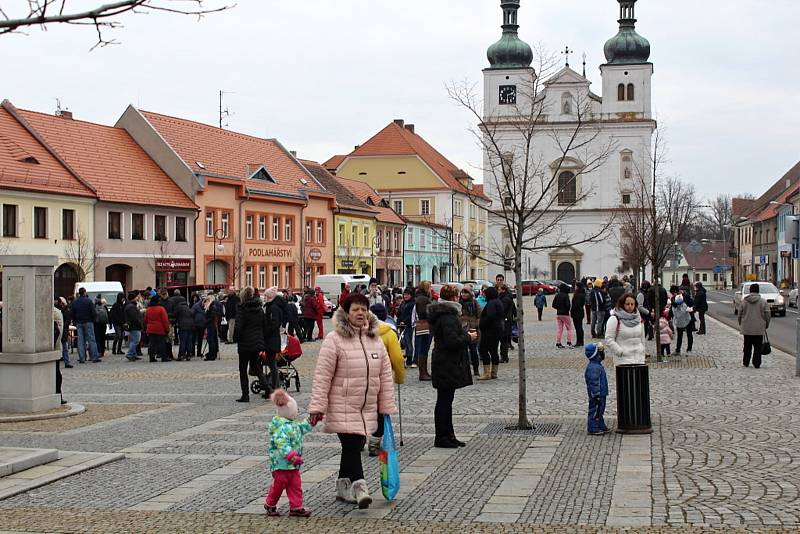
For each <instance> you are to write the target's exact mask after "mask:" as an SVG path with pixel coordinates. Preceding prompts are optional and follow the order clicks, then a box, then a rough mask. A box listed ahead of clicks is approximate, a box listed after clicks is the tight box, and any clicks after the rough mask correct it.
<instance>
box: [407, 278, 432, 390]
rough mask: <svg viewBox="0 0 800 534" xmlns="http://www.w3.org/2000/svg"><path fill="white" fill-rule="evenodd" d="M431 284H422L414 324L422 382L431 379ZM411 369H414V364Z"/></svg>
mask: <svg viewBox="0 0 800 534" xmlns="http://www.w3.org/2000/svg"><path fill="white" fill-rule="evenodd" d="M431 300H432V299H431V284H430V282H428V281H427V280H423V281H422V282H420V286H419V287H418V288H417V292H416V295H415V301H416V304H415V306H414V308H415V309H416V314H417V320H416V322H415V323H414V359H416V361H417V363H416V365H417V366H419V379H420V381H423V382H424V381H429V380H430V379H431V375H430V373H428V350H429V349H430V348H431V328H430V323H428V306H429V305H430V303H431ZM411 367H414V365H413V364H412V365H411Z"/></svg>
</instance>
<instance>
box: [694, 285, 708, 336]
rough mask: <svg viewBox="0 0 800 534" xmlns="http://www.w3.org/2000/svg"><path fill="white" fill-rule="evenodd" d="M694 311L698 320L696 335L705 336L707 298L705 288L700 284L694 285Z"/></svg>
mask: <svg viewBox="0 0 800 534" xmlns="http://www.w3.org/2000/svg"><path fill="white" fill-rule="evenodd" d="M694 311H695V312H697V317H698V319H699V320H700V328H698V330H697V335H698V336H702V335H705V333H706V312H707V311H708V298H707V297H706V288H704V287H703V283H702V282H695V283H694Z"/></svg>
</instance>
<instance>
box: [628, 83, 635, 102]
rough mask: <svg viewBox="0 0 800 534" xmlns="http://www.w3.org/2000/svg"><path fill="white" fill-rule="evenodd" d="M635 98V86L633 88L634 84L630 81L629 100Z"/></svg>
mask: <svg viewBox="0 0 800 534" xmlns="http://www.w3.org/2000/svg"><path fill="white" fill-rule="evenodd" d="M633 99H634V88H633V84H632V83H629V84H628V100H633Z"/></svg>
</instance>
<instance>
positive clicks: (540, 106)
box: [483, 0, 656, 283]
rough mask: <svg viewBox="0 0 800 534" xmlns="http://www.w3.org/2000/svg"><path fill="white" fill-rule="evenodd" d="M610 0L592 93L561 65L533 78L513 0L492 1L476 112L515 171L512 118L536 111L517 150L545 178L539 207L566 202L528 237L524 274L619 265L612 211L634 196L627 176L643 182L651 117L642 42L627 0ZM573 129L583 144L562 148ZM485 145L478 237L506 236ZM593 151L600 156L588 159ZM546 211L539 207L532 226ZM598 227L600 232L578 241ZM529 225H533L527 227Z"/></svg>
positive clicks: (495, 239) (622, 265)
mask: <svg viewBox="0 0 800 534" xmlns="http://www.w3.org/2000/svg"><path fill="white" fill-rule="evenodd" d="M618 2H619V4H620V19H619V21H618V22H619V25H620V29H619V33H618V34H617V35H616V36H615V37H613V38H612V39H610V40H609V41H608V42H607V43H606V44H605V49H604V52H605V56H606V60H607V62H606V63H605V64H603V65H601V66H600V72H601V76H602V94H601V95H597V94H595V93H593V92H592V91H591V89H590V85H591V82H590V81H589V80H588V79H587V78H586V77H585V76H584V75H581V74H580V73H578V72H576V71H574V70H573V69H571V68H570V67H569V65H568V64H567V66H565V67H564V68H563V69H561V70H560V71H558V72H557V73H555V74H553V75H552V76H550V77H549V79H547V80H539V79H537V76H538V73H537V72H535V70H534V69H533V68H531V63H532V61H533V53H532V51H531V48H530V47H529V46H528V45H527V44H526V43H524V42H523V41H521V40H520V39H519V38H518V36H517V28H518V24H517V10H518V9H519V0H504V1H501V7H502V10H503V26H502V28H503V36H502V38H501V39H500V41H498V42H497V43H495V44H494V45H492V46H491V47H490V48H489V51H488V53H487V56H488V59H489V63H490V67H489V68H487V69H485V70H484V71H483V74H484V109H483V114H484V118H483V120H484V123H485V125H487V127H488V128H490V129H491V131H492V132H493V136H494V137H495V138H496V139H497V140H498V143H497V144H498V145H499V146H500V150H499V152H500V153H502V154H503V157H504V158H505V157H509V158H511V160H512V161H514V164H513V166H512V167H513V168H514V169H515V173H517V174H519V175H524V173H523V172H522V171H521V167H522V164H521V163H520V156H521V155H523V154H525V150H526V147H527V146H528V143H527V142H526V140H525V135H524V133H523V132H524V130H525V128H524V127H520V124H521V123H525V122H528V123H530V122H531V119H530V117H532V116H539V117H540V118H539V119H538V120H537V121H536V122H537V127H536V129H535V130H534V132H535V133H534V135H533V136H532V139H533V141H532V142H531V143H530V150H529V153H528V155H527V161H528V162H529V165H538V166H539V167H540V168H541V169H543V170H542V171H541V178H540V179H537V180H535V183H534V184H533V185H535V186H540V184H542V183H547V182H548V181H549V180H550V179H551V178H552V179H553V183H552V184H551V187H552V189H553V190H552V192H551V193H552V198H553V203H552V206H551V207H550V208H548V209H547V210H545V211H551V212H553V211H554V212H561V211H562V210H564V209H565V207H567V206H568V207H569V209H568V212H567V213H566V215H565V216H563V218H560V220H559V221H558V223H556V224H554V227H557V228H555V230H554V231H549V232H548V233H546V235H544V236H543V237H542V238H541V239H540V240H539V241H538V242H537V246H538V247H544V248H545V249H544V250H539V251H536V252H523V257H522V276H523V278H525V279H527V278H539V277H541V278H558V279H561V280H563V281H565V282H572V280H573V279H575V278H578V279H579V278H581V277H583V276H601V277H602V276H604V275H608V276H610V275H613V274H615V273H623V272H625V273H627V272H628V271H629V266H628V265H627V262H626V261H625V258H624V255H623V252H622V243H623V241H624V239H625V237H624V235H622V234H623V232H622V230H621V227H622V224H621V217H620V216H619V213H620V211H621V210H623V209H627V208H630V207H632V205H633V204H635V203H636V198H637V196H636V195H635V194H633V190H634V187H635V184H636V183H640V182H641V180H642V179H645V180H647V182H648V183H649V178H647V176H649V169H650V161H651V157H650V151H651V143H652V138H653V133H654V131H655V128H656V123H655V121H654V120H653V118H652V106H651V79H652V75H653V64H652V63H650V62H649V61H648V59H649V56H650V45H649V43H648V42H647V40H645V39H644V38H643V37H641V36H639V35H638V34H637V33H636V31H635V22H636V19H635V17H634V5H635V3H636V0H618ZM579 118H580V121H579ZM579 124H581V126H580V130H578V128H579ZM576 130H578V131H580V132H581V134H580V136H581V140H583V141H585V140H587V139H591V143H589V144H587V146H585V147H581V148H580V149H576V150H572V151H567V152H566V153H565V151H564V148H563V147H564V146H566V145H567V144H568V143H569V140H570V138H571V137H572V136H573V135H574V134H575V132H576ZM497 153H498V151H497V150H495V151H494V152H493V154H495V155H496V154H497ZM493 154H490V153H489V151H487V153H485V154H484V167H485V168H486V169H487V171H486V172H485V174H484V187H485V192H486V194H487V196H488V197H489V198H490V199H491V200H492V212H491V215H490V220H489V236H488V240H489V242H490V243H502V244H507V243H509V239H508V234H507V230H506V229H505V226H506V225H505V222H504V221H503V219H502V218H501V214H502V213H503V211H502V206H503V203H506V205H510V204H511V203H512V202H513V201H512V199H511V198H510V196H509V192H508V191H506V190H503V185H502V182H501V181H499V180H498V178H497V171H494V172H493V171H492V170H491V168H492V166H493V165H494V166H495V169H496V167H497V165H496V163H495V164H493V163H492V160H493V159H494V160H495V161H496V160H497V159H498V157H497V156H495V157H493ZM600 154H604V155H605V156H604V157H602V159H600V160H598V159H597V158H598V156H599V155H600ZM523 161H524V158H523ZM547 173H549V175H548V174H547ZM539 180H541V181H539ZM512 194H513V193H512ZM529 205H530V204H529ZM549 218H550V217H549V216H547V215H545V216H544V217H543V221H544V222H543V223H539V225H540V226H541V224H546V221H547V220H548V219H549ZM606 227H608V230H607V231H606V232H605V233H604V234H603V236H602V237H601V238H600V239H598V240H596V241H592V242H583V243H582V242H581V241H584V240H585V239H586V238H587V237H588V236H592V235H595V234H597V233H598V232H601V231H602V229H604V228H606ZM531 231H532V232H536V231H537V227H534V228H532V229H531ZM526 235H530V234H526ZM513 278H514V277H513V273H507V279H508V280H509V282H512V283H513V282H515V281H514V279H513Z"/></svg>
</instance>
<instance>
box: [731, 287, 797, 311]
mask: <svg viewBox="0 0 800 534" xmlns="http://www.w3.org/2000/svg"><path fill="white" fill-rule="evenodd" d="M752 284H758V292H759V294H760V295H761V298H762V299H764V300H766V301H767V304H769V308H770V312H771V313H772V315H780V316H781V317H786V299H785V298H784V297H783V295H781V294H780V291H778V288H777V287H775V284H773V283H772V282H744V283H743V284H742V285H741V286H740V287H739V290H738V291H737V292H736V293H734V294H733V314H734V315H739V307H740V306H741V305H742V298H743V296H747V295H749V294H750V286H751V285H752Z"/></svg>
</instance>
